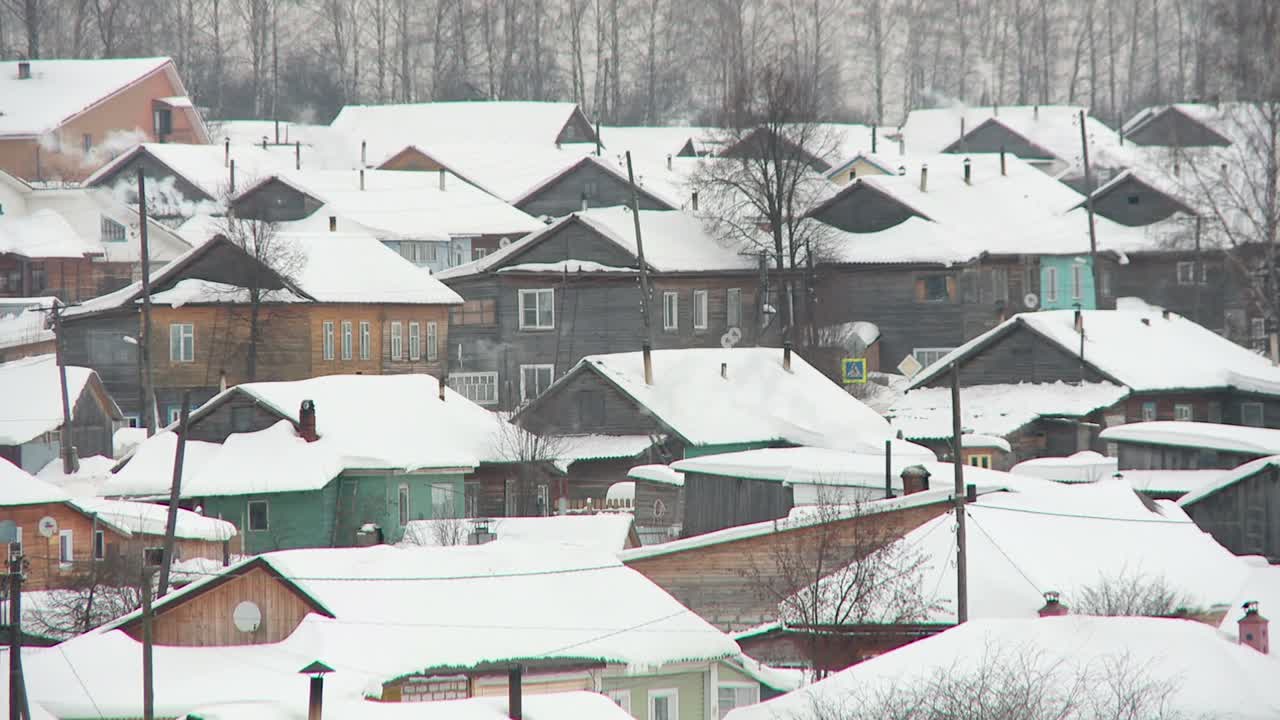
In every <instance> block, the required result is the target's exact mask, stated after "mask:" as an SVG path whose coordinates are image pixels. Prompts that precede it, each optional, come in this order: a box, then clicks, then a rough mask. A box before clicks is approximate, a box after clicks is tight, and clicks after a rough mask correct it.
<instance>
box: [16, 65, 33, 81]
mask: <svg viewBox="0 0 1280 720" xmlns="http://www.w3.org/2000/svg"><path fill="white" fill-rule="evenodd" d="M18 79H19V80H30V79H31V63H29V62H27V61H26V60H19V61H18Z"/></svg>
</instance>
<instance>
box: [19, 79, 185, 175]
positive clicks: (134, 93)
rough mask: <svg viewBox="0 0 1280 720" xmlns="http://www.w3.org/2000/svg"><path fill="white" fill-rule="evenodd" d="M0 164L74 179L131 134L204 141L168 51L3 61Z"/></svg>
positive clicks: (139, 138)
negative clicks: (152, 55)
mask: <svg viewBox="0 0 1280 720" xmlns="http://www.w3.org/2000/svg"><path fill="white" fill-rule="evenodd" d="M0 97H4V98H5V114H4V116H3V119H2V120H0V170H3V171H5V172H8V173H10V174H12V175H14V176H17V177H19V178H22V179H24V180H37V181H44V180H69V181H78V180H81V179H83V178H84V177H85V176H87V175H88V174H89V173H90V172H92V171H93V170H94V169H96V168H97V167H98V166H99V165H101V164H102V163H103V162H106V161H107V160H109V159H111V158H112V157H113V155H114V154H115V153H117V152H119V150H120V148H121V145H122V144H124V143H127V142H129V141H133V142H139V141H151V142H185V143H207V142H209V136H208V132H207V131H206V129H205V127H204V122H203V121H202V120H201V118H200V113H199V112H198V111H197V110H196V108H195V106H194V105H192V103H191V100H190V98H188V97H187V91H186V89H185V88H184V87H183V85H182V80H181V79H180V78H179V77H178V71H177V67H176V66H175V65H174V63H173V61H172V60H170V59H169V58H129V59H123V58H122V59H101V60H19V61H17V62H14V61H6V62H5V63H4V67H3V69H0Z"/></svg>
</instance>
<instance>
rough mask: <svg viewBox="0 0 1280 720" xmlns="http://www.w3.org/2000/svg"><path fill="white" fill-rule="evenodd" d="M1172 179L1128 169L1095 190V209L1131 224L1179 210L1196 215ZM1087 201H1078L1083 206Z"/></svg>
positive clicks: (1171, 214)
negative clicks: (1174, 185)
mask: <svg viewBox="0 0 1280 720" xmlns="http://www.w3.org/2000/svg"><path fill="white" fill-rule="evenodd" d="M1168 185H1169V183H1167V182H1165V181H1163V180H1162V179H1160V178H1158V177H1156V176H1155V175H1154V174H1153V173H1146V172H1139V171H1135V170H1133V169H1126V170H1123V171H1121V172H1119V173H1117V174H1116V176H1115V177H1113V178H1111V179H1110V180H1109V181H1107V182H1106V183H1103V184H1102V186H1101V187H1099V188H1098V189H1096V190H1094V191H1093V211H1094V212H1095V213H1097V214H1098V215H1101V216H1102V217H1104V218H1107V219H1108V220H1113V221H1115V222H1118V223H1120V224H1121V225H1128V226H1130V227H1134V226H1142V225H1150V224H1152V223H1155V222H1159V221H1161V220H1164V219H1166V218H1168V217H1171V216H1173V215H1174V214H1175V213H1183V214H1184V215H1186V216H1188V217H1192V216H1194V215H1196V212H1195V210H1194V209H1192V208H1191V207H1190V206H1189V205H1188V204H1187V203H1186V202H1183V201H1182V200H1181V199H1179V197H1178V192H1177V191H1176V190H1175V189H1173V188H1170V187H1168ZM1083 206H1084V201H1082V202H1081V203H1080V205H1077V207H1083Z"/></svg>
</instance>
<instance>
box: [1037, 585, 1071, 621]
mask: <svg viewBox="0 0 1280 720" xmlns="http://www.w3.org/2000/svg"><path fill="white" fill-rule="evenodd" d="M1036 612H1037V613H1039V614H1040V617H1062V616H1063V615H1067V614H1068V613H1069V610H1068V609H1067V606H1066V605H1063V604H1062V600H1061V599H1060V598H1059V596H1058V591H1057V590H1049V591H1047V592H1045V594H1044V607H1042V608H1040V609H1039V610H1037V611H1036Z"/></svg>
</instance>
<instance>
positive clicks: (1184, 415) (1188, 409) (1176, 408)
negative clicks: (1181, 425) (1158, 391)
mask: <svg viewBox="0 0 1280 720" xmlns="http://www.w3.org/2000/svg"><path fill="white" fill-rule="evenodd" d="M1195 418H1196V411H1195V406H1193V405H1192V404H1191V403H1174V405H1173V419H1174V420H1180V421H1182V422H1193V421H1194V420H1195Z"/></svg>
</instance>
